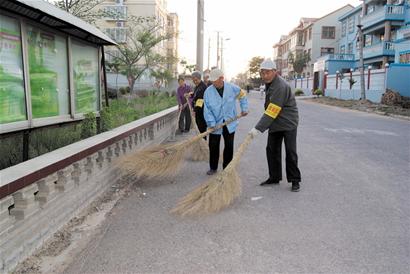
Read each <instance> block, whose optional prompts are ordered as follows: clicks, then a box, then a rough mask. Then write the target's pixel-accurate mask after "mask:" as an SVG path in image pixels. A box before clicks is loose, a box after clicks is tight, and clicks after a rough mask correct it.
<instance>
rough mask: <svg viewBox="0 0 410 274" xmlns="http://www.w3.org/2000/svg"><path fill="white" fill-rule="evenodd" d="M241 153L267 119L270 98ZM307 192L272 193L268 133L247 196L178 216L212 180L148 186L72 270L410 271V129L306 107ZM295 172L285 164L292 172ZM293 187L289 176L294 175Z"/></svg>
mask: <svg viewBox="0 0 410 274" xmlns="http://www.w3.org/2000/svg"><path fill="white" fill-rule="evenodd" d="M249 98H250V111H251V112H250V114H249V115H248V117H246V118H243V119H242V120H241V121H240V126H239V128H238V130H237V133H236V137H235V142H236V143H235V145H236V146H238V145H240V143H241V142H242V140H243V139H244V137H245V135H246V134H247V132H248V131H249V130H250V129H251V128H252V127H253V126H254V125H255V124H256V122H257V120H258V119H259V117H260V115H261V114H262V107H263V106H262V105H263V101H262V100H261V99H260V95H259V94H258V93H253V94H251V95H250V96H249ZM298 106H299V112H300V126H299V131H298V150H299V164H300V169H301V172H302V183H301V191H300V192H298V193H293V192H291V191H290V184H288V183H287V182H286V181H282V182H281V183H280V185H277V186H272V187H261V186H259V183H260V182H261V181H263V180H265V179H266V178H267V164H266V160H265V145H266V139H267V133H265V134H263V135H261V136H258V137H257V138H256V139H255V140H254V141H253V143H252V144H251V145H250V147H249V148H248V150H247V151H246V152H245V154H244V156H243V159H242V161H241V165H240V168H239V170H238V171H239V174H240V177H241V179H242V183H243V192H242V195H241V196H240V197H239V198H238V199H237V200H236V201H235V202H234V204H233V205H232V206H230V207H229V208H227V209H225V210H223V211H222V212H220V213H218V214H215V215H211V216H207V217H204V218H188V219H181V218H179V217H176V216H173V215H170V214H169V213H168V211H169V210H170V209H171V208H172V207H173V206H174V205H175V204H176V202H177V200H178V199H179V198H181V197H182V196H183V195H185V194H186V193H188V192H189V191H190V190H192V189H193V188H194V187H195V186H196V185H198V184H200V183H201V182H203V181H204V180H206V179H207V178H208V177H207V175H206V174H205V172H206V171H207V169H208V164H207V163H194V162H187V164H186V166H185V167H184V168H183V170H182V172H181V173H180V174H179V175H178V176H177V177H176V178H174V179H167V180H162V181H158V180H156V181H148V180H147V181H140V182H137V183H136V187H138V188H140V189H141V190H142V191H143V192H145V193H146V196H143V198H141V195H139V194H138V193H137V192H135V193H131V195H130V196H128V197H127V198H125V199H123V200H122V201H121V203H119V204H118V205H117V206H116V207H115V208H114V209H113V211H112V214H111V215H110V216H108V217H107V219H106V220H105V222H104V228H103V229H101V233H100V234H99V236H98V237H96V238H95V239H93V240H92V241H91V243H90V245H89V247H88V248H87V249H86V250H84V251H82V252H81V253H80V254H79V255H78V257H76V258H75V260H74V261H73V263H72V264H71V265H70V266H69V268H68V269H67V270H66V273H124V272H128V273H410V263H409V262H410V261H409V258H410V229H409V227H410V201H409V197H410V186H409V184H410V179H409V178H410V141H409V140H410V123H409V122H408V121H404V120H398V119H394V118H388V117H383V116H378V115H375V114H367V113H363V112H356V111H351V110H345V109H340V108H335V107H329V106H324V105H319V104H314V103H311V102H307V101H305V100H298ZM283 168H284V167H283ZM284 179H285V178H284Z"/></svg>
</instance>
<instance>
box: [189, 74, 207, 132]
mask: <svg viewBox="0 0 410 274" xmlns="http://www.w3.org/2000/svg"><path fill="white" fill-rule="evenodd" d="M191 76H192V81H193V82H194V84H195V89H194V97H193V100H192V105H193V109H194V112H195V122H196V125H197V126H198V129H199V132H201V133H202V132H205V131H206V122H205V118H204V93H205V90H206V88H207V86H206V85H205V83H204V81H202V80H201V73H200V72H199V71H194V72H193V73H192V75H191Z"/></svg>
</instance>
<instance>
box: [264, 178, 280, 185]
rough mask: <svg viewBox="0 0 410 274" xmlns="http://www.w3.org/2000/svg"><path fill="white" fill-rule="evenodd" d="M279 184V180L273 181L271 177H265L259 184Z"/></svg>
mask: <svg viewBox="0 0 410 274" xmlns="http://www.w3.org/2000/svg"><path fill="white" fill-rule="evenodd" d="M277 184H279V181H275V180H271V179H267V180H266V181H264V182H262V183H260V184H259V185H260V186H266V185H277Z"/></svg>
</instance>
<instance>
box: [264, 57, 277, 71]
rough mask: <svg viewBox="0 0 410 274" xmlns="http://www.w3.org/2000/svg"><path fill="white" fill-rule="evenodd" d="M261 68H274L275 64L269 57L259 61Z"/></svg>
mask: <svg viewBox="0 0 410 274" xmlns="http://www.w3.org/2000/svg"><path fill="white" fill-rule="evenodd" d="M261 69H269V70H273V69H276V64H275V62H273V61H272V60H271V59H265V60H263V62H262V63H261Z"/></svg>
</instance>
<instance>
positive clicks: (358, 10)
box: [339, 5, 362, 21]
mask: <svg viewBox="0 0 410 274" xmlns="http://www.w3.org/2000/svg"><path fill="white" fill-rule="evenodd" d="M361 10H362V5H358V6H357V7H355V8H354V9H352V10H351V11H349V12H347V13H345V14H343V15H342V16H340V17H339V21H342V20H343V19H346V18H347V17H349V16H352V15H353V14H356V13H358V12H360V11H361Z"/></svg>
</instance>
